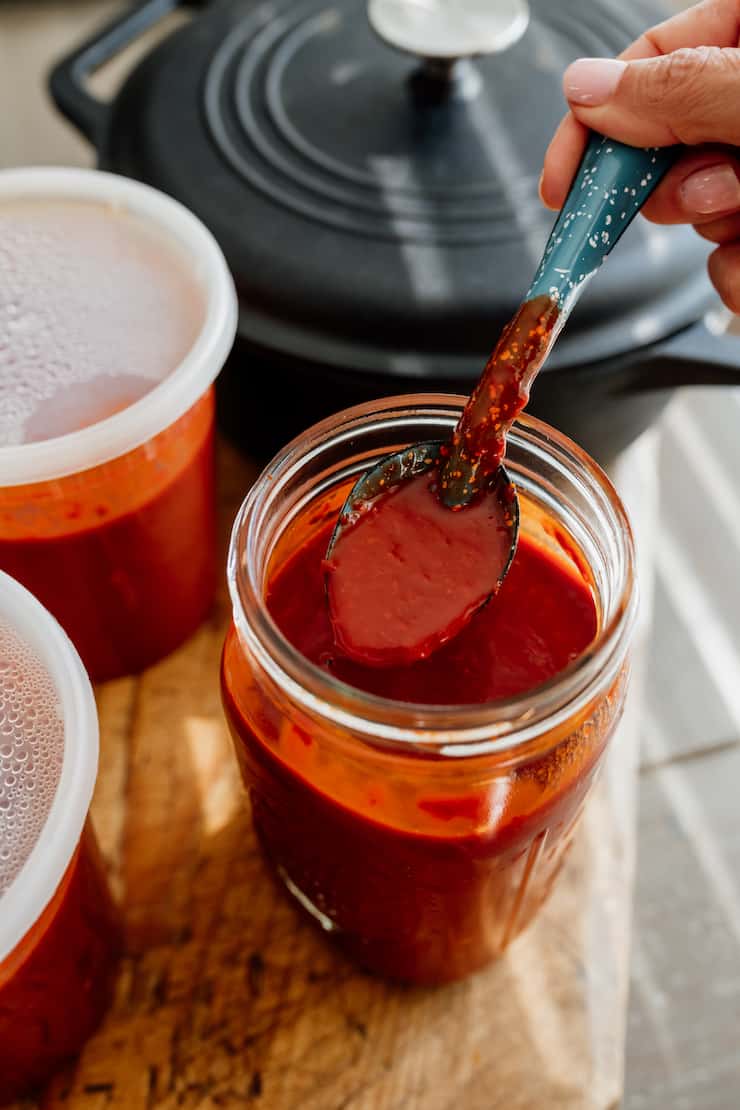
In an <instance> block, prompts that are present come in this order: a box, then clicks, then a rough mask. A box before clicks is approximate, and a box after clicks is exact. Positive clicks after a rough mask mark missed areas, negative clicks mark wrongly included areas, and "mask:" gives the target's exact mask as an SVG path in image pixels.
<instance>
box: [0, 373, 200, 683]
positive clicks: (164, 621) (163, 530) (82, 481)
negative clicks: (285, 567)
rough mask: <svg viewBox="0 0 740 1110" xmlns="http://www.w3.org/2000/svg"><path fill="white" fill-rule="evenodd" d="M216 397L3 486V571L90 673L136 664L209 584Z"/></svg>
mask: <svg viewBox="0 0 740 1110" xmlns="http://www.w3.org/2000/svg"><path fill="white" fill-rule="evenodd" d="M215 497H216V494H215V474H214V397H213V390H212V389H210V390H209V391H208V392H207V393H206V395H205V397H203V398H202V399H201V400H200V401H198V402H197V404H196V405H195V406H194V407H193V408H192V409H191V410H190V411H189V412H187V413H186V414H185V415H184V416H182V417H180V419H179V420H177V421H176V422H175V423H174V424H173V425H172V426H171V427H170V428H167V429H166V430H165V431H164V432H160V434H159V435H158V436H156V437H155V438H154V439H153V440H152V441H150V442H149V443H147V444H144V446H142V447H139V448H136V449H135V450H134V451H131V452H128V453H127V454H126V455H124V456H121V457H119V458H117V459H113V460H112V461H110V462H108V463H104V464H102V465H101V466H98V467H95V468H94V469H92V470H86V471H82V472H81V473H79V474H72V475H69V476H67V477H64V478H59V479H57V480H56V481H52V482H38V483H35V484H33V485H22V486H7V487H5V488H2V486H0V570H4V571H6V572H7V573H8V574H10V575H12V576H13V577H14V578H16V579H17V580H18V581H19V582H22V583H23V585H24V586H26V587H27V589H29V590H30V591H31V592H32V593H33V594H34V595H35V596H36V597H38V599H39V600H40V601H41V602H42V603H43V604H44V605H45V606H46V608H47V609H49V611H50V612H51V613H53V614H54V616H55V617H56V618H57V620H58V621H59V622H60V624H61V625H62V627H63V628H64V629H65V631H66V632H67V633H68V635H69V636H70V638H71V640H72V641H73V643H74V645H75V647H76V648H77V650H78V651H79V653H80V656H81V657H82V661H83V663H84V664H85V667H86V668H87V670H88V673H89V674H90V676H91V677H92V678H93V679H95V680H97V681H101V680H103V679H108V678H114V677H116V676H118V675H121V674H130V673H133V672H136V671H140V670H142V669H143V668H144V667H147V666H149V665H150V664H151V663H154V662H155V661H156V660H157V659H161V658H162V656H164V655H166V654H167V653H168V652H170V651H172V650H173V649H174V648H176V647H177V646H178V645H179V644H181V643H182V641H183V640H184V639H186V637H187V636H189V635H190V634H191V633H192V632H194V631H195V629H196V628H197V627H198V625H199V624H200V623H201V621H202V620H203V618H204V617H205V616H206V614H207V613H208V610H209V608H210V606H211V603H212V601H213V595H214V591H215V586H216V504H215Z"/></svg>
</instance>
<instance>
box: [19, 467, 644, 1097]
mask: <svg viewBox="0 0 740 1110" xmlns="http://www.w3.org/2000/svg"><path fill="white" fill-rule="evenodd" d="M220 463H221V465H220V473H221V481H222V509H221V517H222V525H223V528H222V532H223V537H222V538H223V542H224V545H225V539H226V532H227V530H228V526H229V524H230V522H231V520H232V518H233V514H234V511H235V509H236V506H237V504H238V502H239V501H240V500H241V498H242V496H243V494H244V492H245V490H246V488H247V486H248V484H249V482H250V480H251V478H252V476H253V470H252V468H250V467H249V466H248V465H247V464H245V463H244V462H243V461H242V460H240V459H239V458H238V457H237V456H236V454H234V453H233V452H232V451H230V450H228V449H226V448H224V449H222V452H221V459H220ZM227 621H228V606H227V603H226V596H225V590H224V589H222V591H221V593H220V596H219V601H218V604H217V607H216V611H215V613H214V615H213V618H212V620H211V621H210V622H209V623H208V624H207V625H206V626H205V627H203V628H202V629H201V630H200V631H199V632H198V634H197V635H196V636H194V637H193V638H192V639H191V640H190V642H189V643H188V644H187V645H185V647H184V648H182V649H181V650H180V651H178V652H177V653H175V654H174V655H173V656H171V657H170V658H169V659H167V660H166V661H164V662H163V663H161V664H159V665H158V666H156V667H154V668H152V669H151V670H149V671H148V672H146V673H145V674H143V675H142V676H141V677H139V678H135V679H125V680H120V681H117V682H113V683H110V684H108V685H106V686H104V687H101V688H100V689H99V690H98V704H99V709H100V717H101V731H102V757H101V766H100V777H99V783H98V789H97V793H96V797H95V803H94V817H95V822H96V827H97V830H98V834H99V837H100V841H101V846H102V848H103V851H104V854H105V856H106V858H107V860H108V861H109V864H110V871H111V877H112V882H113V885H114V889H115V891H116V893H117V895H118V897H119V898H120V899H121V900H122V903H123V910H122V913H123V918H124V922H125V930H126V938H127V950H126V956H125V959H124V961H123V964H122V968H121V973H120V977H119V981H118V987H117V993H116V998H115V1002H114V1005H113V1008H112V1011H111V1013H110V1014H109V1017H108V1019H107V1020H106V1022H105V1024H104V1026H103V1028H102V1029H101V1030H100V1031H99V1033H98V1034H97V1035H96V1036H95V1037H94V1038H93V1039H92V1040H91V1041H90V1042H89V1044H88V1045H87V1047H86V1049H85V1051H84V1052H83V1054H82V1056H81V1058H80V1060H79V1062H78V1063H77V1065H76V1066H75V1067H73V1068H71V1069H70V1070H69V1071H68V1072H67V1073H66V1074H63V1075H61V1076H58V1077H57V1078H56V1079H55V1080H54V1081H52V1083H51V1085H50V1086H49V1088H48V1090H47V1091H46V1092H45V1093H44V1096H43V1098H42V1099H41V1100H40V1101H39V1102H38V1103H28V1104H27V1105H28V1106H33V1105H38V1106H40V1107H43V1108H44V1110H59V1108H62V1107H64V1108H66V1110H83V1108H84V1110H103V1108H106V1110H112V1108H116V1110H118V1108H120V1110H152V1108H158V1110H165V1108H166V1110H170V1108H175V1107H178V1108H186V1110H196V1108H197V1110H206V1108H209V1110H210V1108H214V1110H215V1108H226V1110H236V1108H237V1107H244V1106H248V1107H254V1108H255V1110H259V1108H260V1107H264V1108H269V1110H422V1108H423V1110H452V1108H453V1107H454V1108H464V1110H496V1108H499V1107H500V1108H502V1110H504V1108H505V1110H539V1108H541V1107H548V1108H558V1107H562V1108H563V1110H566V1108H567V1110H580V1108H583V1110H605V1108H607V1107H610V1106H613V1105H614V1104H615V1103H616V1101H617V1099H618V1097H619V1094H620V1086H621V1071H622V1044H623V1021H624V1011H625V992H626V980H627V962H628V947H627V940H626V932H627V929H628V917H629V890H628V888H629V883H630V878H631V867H632V862H631V861H632V821H631V819H630V803H629V800H628V801H627V802H625V797H628V795H629V791H630V789H631V787H630V783H631V782H632V781H633V771H634V768H633V762H634V748H633V747H632V746H631V745H630V742H629V737H628V735H627V734H625V733H623V735H622V739H621V741H620V746H619V747H618V750H617V756H618V758H616V759H613V760H612V761H611V763H610V766H609V770H608V773H607V775H606V776H605V778H604V779H603V780H602V784H601V788H600V790H599V793H598V795H597V796H596V797H595V798H594V799H593V800H592V803H591V804H590V806H589V807H588V808H587V814H586V818H585V824H584V826H583V829H582V833H583V835H581V836H580V838H579V839H578V840H577V843H576V846H575V849H574V852H573V854H572V856H571V859H570V862H569V864H568V866H567V868H566V871H565V873H564V875H563V877H562V881H561V885H560V887H559V889H558V890H557V891H556V894H555V896H554V897H553V898H552V900H551V901H550V902H549V904H548V905H547V906H546V908H545V910H544V912H543V914H542V916H541V918H540V920H539V921H538V922H537V923H536V924H535V926H534V927H533V928H532V929H531V930H530V931H529V932H528V933H527V934H526V935H525V936H524V937H522V938H521V940H520V941H519V942H518V943H517V944H516V945H515V946H514V947H513V949H512V950H511V952H510V954H509V955H508V956H507V957H506V958H505V959H504V960H502V961H501V962H499V963H498V964H496V965H495V966H493V967H491V968H490V969H489V970H487V971H485V972H483V973H481V974H479V975H477V976H475V977H474V978H472V979H470V980H468V981H467V982H464V983H460V984H457V985H454V986H451V987H445V988H442V989H436V990H422V989H410V988H408V989H404V988H400V987H397V986H389V985H387V984H385V983H382V982H380V981H378V980H376V979H373V978H370V977H369V976H366V975H364V974H362V973H361V972H359V971H358V970H357V969H356V968H354V967H353V966H352V965H351V964H349V963H348V962H347V961H346V960H345V958H344V957H342V956H341V955H340V954H338V953H336V952H335V951H334V950H333V948H331V947H330V946H329V944H328V943H327V941H326V940H325V938H324V937H323V936H322V935H320V934H319V932H318V931H316V930H315V929H314V928H313V927H312V926H311V925H309V924H307V923H306V922H305V921H304V920H303V918H301V917H299V915H298V913H297V912H296V910H295V909H294V908H293V905H292V904H291V903H290V902H289V901H288V899H287V897H286V896H285V895H284V893H283V891H282V890H281V889H279V888H278V886H277V885H276V884H275V882H274V881H273V879H272V878H271V876H270V874H269V873H268V871H267V869H266V867H265V865H264V864H263V862H262V859H261V857H260V855H259V853H258V851H257V848H256V845H255V841H254V837H253V834H252V830H251V826H250V821H249V814H248V809H247V803H246V798H245V795H244V793H243V790H242V787H241V784H240V780H239V777H238V773H237V768H236V761H235V759H234V757H233V754H232V751H231V746H230V740H229V738H228V734H227V730H226V727H225V724H224V721H223V717H222V712H221V706H220V700H219V690H218V682H217V675H218V661H219V653H220V650H221V643H222V640H223V635H224V631H225V628H226V624H227ZM628 731H629V730H628ZM631 733H632V734H634V729H632V730H631ZM625 792H626V793H625ZM617 809H619V811H620V814H621V817H622V820H615V819H614V818H615V810H617ZM71 1004H73V1001H71Z"/></svg>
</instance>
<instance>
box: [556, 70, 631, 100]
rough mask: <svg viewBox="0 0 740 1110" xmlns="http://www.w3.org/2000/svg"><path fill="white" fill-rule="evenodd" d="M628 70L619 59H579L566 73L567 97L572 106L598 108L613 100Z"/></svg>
mask: <svg viewBox="0 0 740 1110" xmlns="http://www.w3.org/2000/svg"><path fill="white" fill-rule="evenodd" d="M626 68H627V63H626V62H620V61H619V60H618V59H617V58H579V59H578V61H576V62H573V63H572V65H569V66H568V68H567V69H566V71H565V76H564V77H563V89H564V90H565V96H566V98H567V99H568V100H569V101H570V103H571V104H583V105H584V106H585V107H588V108H598V107H599V106H600V105H601V104H606V102H607V100H610V99H611V98H612V96H613V95H614V91H615V89H616V87H617V85H618V84H619V82H620V80H621V77H622V74H623V73H624V71H625V69H626Z"/></svg>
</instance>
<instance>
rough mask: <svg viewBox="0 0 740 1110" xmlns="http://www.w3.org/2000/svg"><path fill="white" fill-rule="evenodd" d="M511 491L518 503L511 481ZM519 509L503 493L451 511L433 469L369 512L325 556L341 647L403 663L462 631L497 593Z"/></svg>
mask: <svg viewBox="0 0 740 1110" xmlns="http://www.w3.org/2000/svg"><path fill="white" fill-rule="evenodd" d="M505 489H506V490H508V491H510V497H511V498H512V499H513V497H514V492H513V489H512V487H511V486H507V487H505ZM511 512H512V510H511V504H510V502H509V504H506V505H503V504H502V501H501V500H499V497H498V496H497V495H495V494H491V495H489V496H486V497H480V498H477V499H476V501H475V503H474V504H472V505H468V506H466V508H465V509H464V510H463V511H462V512H459V513H453V512H450V510H449V509H448V508H446V507H445V506H444V505H442V504H441V502H440V500H439V498H438V497H437V493H436V475H433V476H431V477H430V475H429V474H428V473H423V474H419V475H417V476H416V477H415V478H410V479H408V480H406V481H403V482H400V483H399V484H398V485H397V486H396V487H395V488H394V489H392V490H391V491H390V493H388V494H385V495H382V496H381V497H380V498H379V499H378V502H377V503H376V504H374V505H373V506H372V507H371V508H370V509H367V510H364V511H362V515H361V517H360V521H359V524H358V525H357V526H352V525H350V526H349V527H347V528H346V531H345V530H343V531H342V533H341V537H340V539H339V541H338V542H337V543H336V545H335V547H334V548H333V550H332V552H331V555H330V556H329V558H327V560H326V561H325V562H324V571H325V572H326V573H328V574H329V576H330V582H331V588H330V589H329V591H328V604H329V615H330V617H331V622H332V627H333V631H334V640H335V643H336V645H337V648H338V650H339V653H340V654H342V655H344V656H345V657H346V658H347V659H353V660H357V661H358V662H359V663H361V664H365V665H366V666H380V667H389V666H396V667H397V666H399V665H404V664H412V663H414V662H415V661H416V660H419V659H425V658H427V656H429V655H431V654H432V653H433V652H435V651H438V650H439V647H440V645H441V644H442V643H445V642H446V641H448V640H451V639H452V638H453V637H455V636H456V635H458V633H459V632H460V630H461V629H463V628H464V627H465V625H466V624H467V622H468V621H469V620H470V618H471V616H472V615H473V613H474V612H475V611H476V609H479V608H480V606H481V605H482V604H483V603H484V602H485V600H486V599H487V598H489V597H491V595H492V594H493V593H495V592H496V589H497V586H498V580H499V577H500V576H501V575H502V572H503V568H504V567H506V565H507V564H508V561H509V557H510V551H511V535H512V533H511Z"/></svg>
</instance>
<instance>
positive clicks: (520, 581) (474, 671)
mask: <svg viewBox="0 0 740 1110" xmlns="http://www.w3.org/2000/svg"><path fill="white" fill-rule="evenodd" d="M305 516H306V521H308V524H306V521H304V523H303V527H304V528H305V529H306V533H307V538H305V539H304V538H300V539H299V541H298V542H296V543H293V544H292V551H291V553H290V554H288V555H287V556H286V557H285V558H284V559H283V560H282V561H280V560H279V559H278V560H277V561H276V562H275V563H274V565H273V567H272V568H271V573H270V575H269V579H268V584H267V590H266V601H267V606H268V608H269V611H270V613H271V615H272V617H273V619H274V620H275V622H276V623H277V625H278V626H279V628H280V629H281V631H282V633H283V634H284V635H285V637H286V638H287V639H288V640H289V641H291V643H292V644H293V645H294V646H295V647H296V648H297V649H298V650H299V651H300V652H301V653H302V654H303V655H304V656H305V657H306V658H307V659H308V660H310V661H311V662H313V663H315V664H318V665H319V666H320V667H323V668H325V669H327V670H329V671H330V673H331V674H333V675H334V676H335V677H336V678H338V679H340V680H342V681H343V682H346V683H349V684H351V685H352V686H355V687H357V688H359V689H361V690H364V691H367V692H369V693H371V694H375V695H379V696H381V697H383V698H390V699H394V700H396V701H406V702H415V703H421V704H422V705H423V704H426V705H440V704H441V705H462V704H470V703H476V702H477V703H485V702H491V701H496V700H497V699H501V698H504V697H508V696H512V695H516V694H524V693H526V692H527V691H529V690H531V689H533V688H534V687H536V686H538V685H539V684H540V683H542V682H544V681H546V680H547V679H548V678H551V677H552V676H554V675H556V674H557V673H558V672H560V671H561V670H562V669H563V668H564V667H566V666H567V665H568V664H569V663H570V662H571V661H572V660H574V659H576V658H577V657H578V656H579V655H581V654H582V653H583V652H584V650H585V649H586V648H587V647H588V645H589V643H590V642H591V641H592V640H593V638H594V636H595V634H596V632H597V625H598V617H597V610H596V605H595V602H594V598H593V594H592V590H591V587H590V585H589V583H588V582H587V581H585V580H584V578H583V577H582V576H581V575H580V573H579V571H578V569H577V566H576V565H575V564H574V563H573V562H572V560H569V559H566V558H564V557H563V556H562V555H559V554H557V553H556V552H555V551H550V550H546V549H545V548H544V547H542V546H539V545H538V544H537V543H535V542H533V540H532V539H530V538H529V537H528V536H527V535H523V536H522V537H521V539H520V544H519V548H518V551H517V553H516V556H515V558H514V562H513V564H512V567H511V570H510V571H509V574H508V577H507V578H506V580H505V582H504V584H503V585H502V587H501V590H500V592H499V594H498V595H497V598H496V600H495V602H494V603H492V604H491V605H489V606H487V607H484V608H483V609H481V610H480V611H479V612H478V613H477V614H476V615H475V616H474V617H473V618H472V619H471V621H470V622H469V624H468V625H467V627H466V628H464V629H463V630H462V631H461V632H460V633H459V634H458V635H457V637H455V639H453V640H452V641H450V642H449V643H448V644H446V645H445V646H443V647H442V648H440V649H439V650H438V651H437V652H436V653H435V654H434V655H432V656H431V657H429V658H428V659H425V660H422V661H418V662H416V663H413V664H411V665H408V666H397V667H387V668H383V669H378V668H375V667H364V666H362V665H360V664H357V663H355V662H351V661H350V660H348V659H346V658H343V657H341V656H340V655H339V654H338V653H337V651H336V648H335V645H334V641H333V636H332V629H331V624H330V620H329V615H328V613H327V608H326V602H325V596H324V583H323V578H322V566H321V562H322V558H323V555H324V552H325V550H326V545H327V542H328V538H329V530H330V527H331V525H329V526H328V527H322V528H320V529H319V530H314V531H313V532H311V530H310V529H311V524H310V516H309V514H305ZM315 519H316V518H315V517H314V518H313V520H314V521H315ZM314 527H315V525H314ZM291 529H295V530H296V533H297V534H298V535H299V537H300V533H301V524H300V523H299V524H298V525H296V524H295V523H294V524H291ZM222 677H223V688H224V699H225V705H226V709H227V715H228V717H229V720H230V723H231V727H232V730H233V732H234V736H235V742H236V749H237V754H238V756H239V759H240V762H241V767H242V773H243V775H244V778H245V782H246V784H247V786H248V789H249V794H250V800H251V804H252V810H253V817H254V823H255V827H256V830H257V833H258V836H259V838H260V840H261V842H262V844H263V846H264V849H265V852H266V854H267V856H268V858H269V859H270V860H271V861H272V863H273V864H274V866H275V867H276V869H277V871H278V873H279V874H280V876H281V877H282V879H283V880H284V881H285V882H286V883H287V884H288V887H289V889H291V890H292V891H293V893H294V894H296V893H297V894H298V896H299V901H301V902H302V903H303V905H304V907H306V908H310V910H311V912H312V913H313V915H314V917H318V918H319V920H320V921H321V923H322V925H323V926H324V928H325V929H327V930H328V931H330V932H333V933H334V934H335V935H336V937H337V939H338V940H339V941H340V943H342V944H343V945H344V947H345V948H346V949H347V950H348V951H349V952H350V953H351V954H352V955H353V956H354V957H355V958H356V959H358V960H359V961H360V962H361V963H362V964H363V965H364V966H366V967H367V968H369V969H371V970H374V971H376V972H378V973H380V974H382V975H384V976H388V977H391V978H399V979H404V980H411V981H415V982H440V981H444V980H448V979H454V978H458V977H460V976H462V975H465V974H468V973H469V972H471V971H473V970H474V969H476V968H477V967H480V966H482V965H483V964H484V963H486V962H487V961H488V960H490V959H491V958H492V957H493V956H495V955H497V954H498V953H500V952H501V951H503V949H504V948H505V947H506V945H507V944H508V943H509V941H510V940H511V939H512V938H513V937H514V936H516V935H517V934H518V933H519V932H520V931H521V929H523V928H524V926H525V925H526V924H527V923H528V921H529V920H530V919H531V917H532V916H533V915H534V913H535V912H536V910H537V908H538V907H539V905H540V904H541V902H542V900H543V899H544V898H545V896H546V895H547V893H548V891H549V889H550V887H551V884H552V882H553V880H554V878H555V876H556V874H557V871H558V870H559V868H560V866H561V863H562V858H563V854H564V852H565V850H566V848H567V846H568V844H569V841H570V835H571V831H572V828H573V825H574V823H575V821H576V819H577V817H578V815H579V813H580V809H581V806H582V803H583V800H584V798H585V796H586V794H587V792H588V789H589V786H590V784H591V781H592V779H593V777H594V774H595V772H596V768H597V766H598V764H599V762H600V756H601V754H602V753H603V751H604V748H605V745H606V742H607V739H608V737H609V735H610V733H611V730H612V727H613V725H614V723H615V720H616V718H617V716H618V714H619V708H620V705H621V698H620V697H619V696H616V695H617V693H618V691H616V690H615V689H614V688H613V689H612V690H611V691H610V692H609V696H605V697H603V698H600V699H595V700H594V701H593V702H592V703H591V704H589V705H588V706H587V707H586V708H585V709H583V710H582V711H581V712H580V713H579V714H577V715H576V716H574V717H571V718H570V719H569V720H566V721H564V722H563V723H562V724H561V725H560V726H558V727H557V729H556V730H555V731H554V732H553V733H551V734H549V735H546V736H543V737H540V738H538V743H537V744H536V745H535V751H534V753H533V754H532V755H531V756H530V757H529V758H528V759H525V760H523V761H520V762H518V763H517V764H516V765H515V766H513V767H512V766H511V764H510V763H507V762H506V759H503V761H501V760H499V762H498V763H497V758H496V757H495V756H494V757H492V756H489V755H480V756H479V755H471V756H470V757H466V758H464V759H453V758H449V757H441V756H438V755H434V754H430V753H428V752H424V751H423V750H419V749H417V750H416V751H414V750H413V749H412V748H409V749H408V750H402V751H401V750H398V749H393V748H387V747H385V748H384V747H383V746H382V745H381V746H376V745H374V744H368V743H367V742H364V741H362V740H358V739H357V738H356V737H355V736H354V735H348V734H347V733H344V732H343V731H342V728H341V726H340V725H339V724H331V723H330V724H328V725H324V724H321V723H320V722H316V721H314V720H312V719H311V718H309V717H307V716H306V714H304V713H300V712H296V711H295V708H294V707H293V706H292V705H291V704H290V701H289V699H281V698H280V697H279V696H277V695H275V696H273V695H271V694H270V693H269V692H265V690H264V689H263V687H262V686H261V683H260V681H259V679H258V678H257V677H256V676H255V675H254V674H253V673H252V671H251V668H250V663H249V661H248V658H247V656H246V655H245V653H244V650H243V648H242V646H241V644H240V642H239V639H238V637H237V635H236V633H235V631H234V630H233V629H232V631H231V633H230V634H229V637H228V638H227V642H226V646H225V649H224V659H223V676H222ZM621 682H622V678H621V677H620V678H619V679H617V686H618V687H619V689H621ZM612 695H614V696H612Z"/></svg>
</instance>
